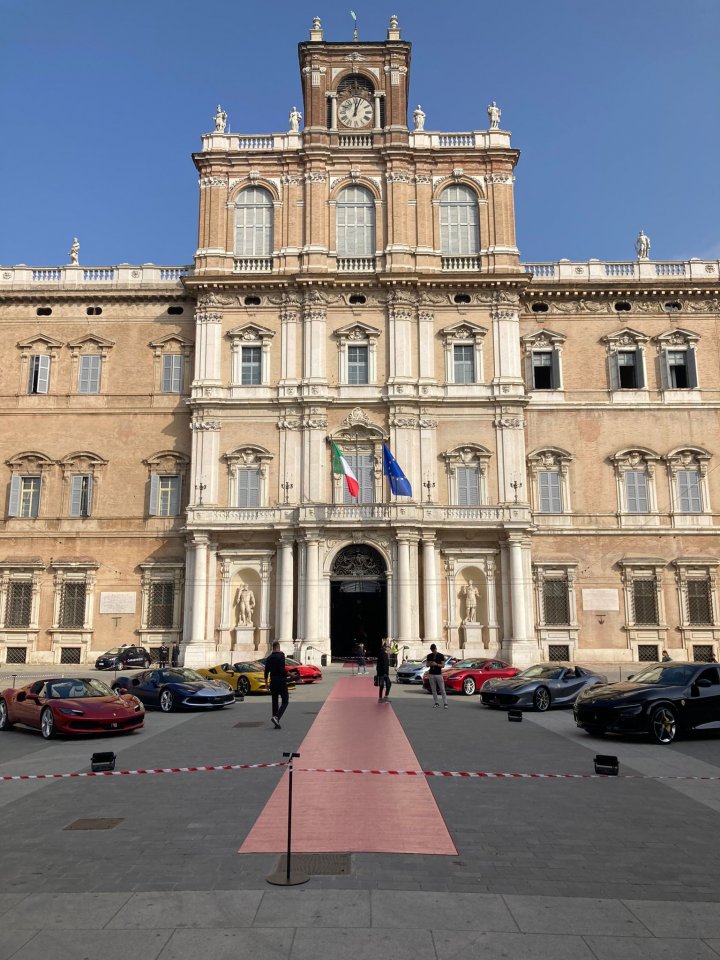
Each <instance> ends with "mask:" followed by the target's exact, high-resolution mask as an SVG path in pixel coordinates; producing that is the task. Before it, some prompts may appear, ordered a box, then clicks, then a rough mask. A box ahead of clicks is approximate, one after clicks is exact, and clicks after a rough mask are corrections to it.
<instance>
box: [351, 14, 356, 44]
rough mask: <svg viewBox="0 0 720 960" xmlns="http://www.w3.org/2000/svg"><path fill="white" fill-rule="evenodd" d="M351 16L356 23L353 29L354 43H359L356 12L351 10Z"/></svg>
mask: <svg viewBox="0 0 720 960" xmlns="http://www.w3.org/2000/svg"><path fill="white" fill-rule="evenodd" d="M350 16H351V17H352V18H353V21H354V23H355V27H354V29H353V42H354V43H357V39H358V32H357V14H356V13H355V11H354V10H351V11H350Z"/></svg>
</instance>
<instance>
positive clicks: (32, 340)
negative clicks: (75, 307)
mask: <svg viewBox="0 0 720 960" xmlns="http://www.w3.org/2000/svg"><path fill="white" fill-rule="evenodd" d="M17 346H18V347H19V348H20V350H32V349H33V347H35V348H45V350H47V352H48V353H53V352H54V351H56V350H59V349H60V348H61V347H62V346H64V344H63V341H62V340H55V338H54V337H48V336H47V334H44V333H38V334H36V335H35V336H34V337H28V338H27V339H26V340H18V342H17Z"/></svg>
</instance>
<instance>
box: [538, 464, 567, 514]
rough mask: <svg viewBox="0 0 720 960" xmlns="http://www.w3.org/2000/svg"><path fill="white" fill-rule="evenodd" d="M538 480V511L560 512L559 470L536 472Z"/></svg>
mask: <svg viewBox="0 0 720 960" xmlns="http://www.w3.org/2000/svg"><path fill="white" fill-rule="evenodd" d="M538 482H539V487H540V512H541V513H562V494H561V489H560V472H559V471H558V470H541V471H540V472H539V473H538Z"/></svg>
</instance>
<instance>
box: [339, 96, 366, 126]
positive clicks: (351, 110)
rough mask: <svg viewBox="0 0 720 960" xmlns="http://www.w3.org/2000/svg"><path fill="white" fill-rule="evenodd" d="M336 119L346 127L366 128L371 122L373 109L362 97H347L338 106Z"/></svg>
mask: <svg viewBox="0 0 720 960" xmlns="http://www.w3.org/2000/svg"><path fill="white" fill-rule="evenodd" d="M338 117H339V118H340V122H341V123H344V124H345V126H346V127H366V126H367V125H368V124H369V123H370V121H371V120H372V117H373V107H372V104H371V103H368V101H367V100H364V99H363V98H362V97H348V98H347V100H343V101H342V102H341V103H340V105H339V106H338Z"/></svg>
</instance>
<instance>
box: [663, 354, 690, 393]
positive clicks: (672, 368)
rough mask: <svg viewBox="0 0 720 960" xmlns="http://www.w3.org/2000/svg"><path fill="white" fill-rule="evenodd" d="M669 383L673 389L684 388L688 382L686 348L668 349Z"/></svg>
mask: <svg viewBox="0 0 720 960" xmlns="http://www.w3.org/2000/svg"><path fill="white" fill-rule="evenodd" d="M667 365H668V383H669V386H670V387H671V389H673V390H684V389H685V388H686V387H688V386H689V384H688V368H687V353H686V351H685V350H668V351H667Z"/></svg>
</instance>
